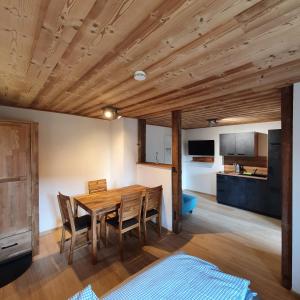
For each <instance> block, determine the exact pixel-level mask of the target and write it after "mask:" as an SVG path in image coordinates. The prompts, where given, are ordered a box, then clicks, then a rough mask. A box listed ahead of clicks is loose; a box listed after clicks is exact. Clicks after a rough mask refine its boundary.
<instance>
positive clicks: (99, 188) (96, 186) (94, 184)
mask: <svg viewBox="0 0 300 300" xmlns="http://www.w3.org/2000/svg"><path fill="white" fill-rule="evenodd" d="M88 187H89V194H93V193H98V192H105V191H107V183H106V179H98V180H93V181H89V182H88Z"/></svg>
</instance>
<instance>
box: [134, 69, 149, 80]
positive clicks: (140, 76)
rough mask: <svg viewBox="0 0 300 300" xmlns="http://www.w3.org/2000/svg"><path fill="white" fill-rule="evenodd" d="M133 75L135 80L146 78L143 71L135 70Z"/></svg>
mask: <svg viewBox="0 0 300 300" xmlns="http://www.w3.org/2000/svg"><path fill="white" fill-rule="evenodd" d="M133 77H134V79H135V80H137V81H143V80H145V79H146V78H147V75H146V73H145V72H144V71H135V72H134V76H133Z"/></svg>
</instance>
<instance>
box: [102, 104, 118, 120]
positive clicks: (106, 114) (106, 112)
mask: <svg viewBox="0 0 300 300" xmlns="http://www.w3.org/2000/svg"><path fill="white" fill-rule="evenodd" d="M102 117H103V118H104V119H107V120H115V119H120V118H122V116H120V115H119V114H118V111H117V109H116V108H115V107H112V106H107V107H104V108H103V109H102Z"/></svg>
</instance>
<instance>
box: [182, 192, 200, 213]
mask: <svg viewBox="0 0 300 300" xmlns="http://www.w3.org/2000/svg"><path fill="white" fill-rule="evenodd" d="M196 206H197V197H196V196H192V195H188V194H184V193H183V194H182V210H181V212H182V214H183V215H186V214H187V213H192V212H193V209H194V208H195V207H196Z"/></svg>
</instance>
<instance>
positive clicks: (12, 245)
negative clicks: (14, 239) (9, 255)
mask: <svg viewBox="0 0 300 300" xmlns="http://www.w3.org/2000/svg"><path fill="white" fill-rule="evenodd" d="M17 245H18V243H14V244H11V245H8V246H4V247H2V248H1V249H2V250H4V249H7V248H11V247H14V246H17Z"/></svg>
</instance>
